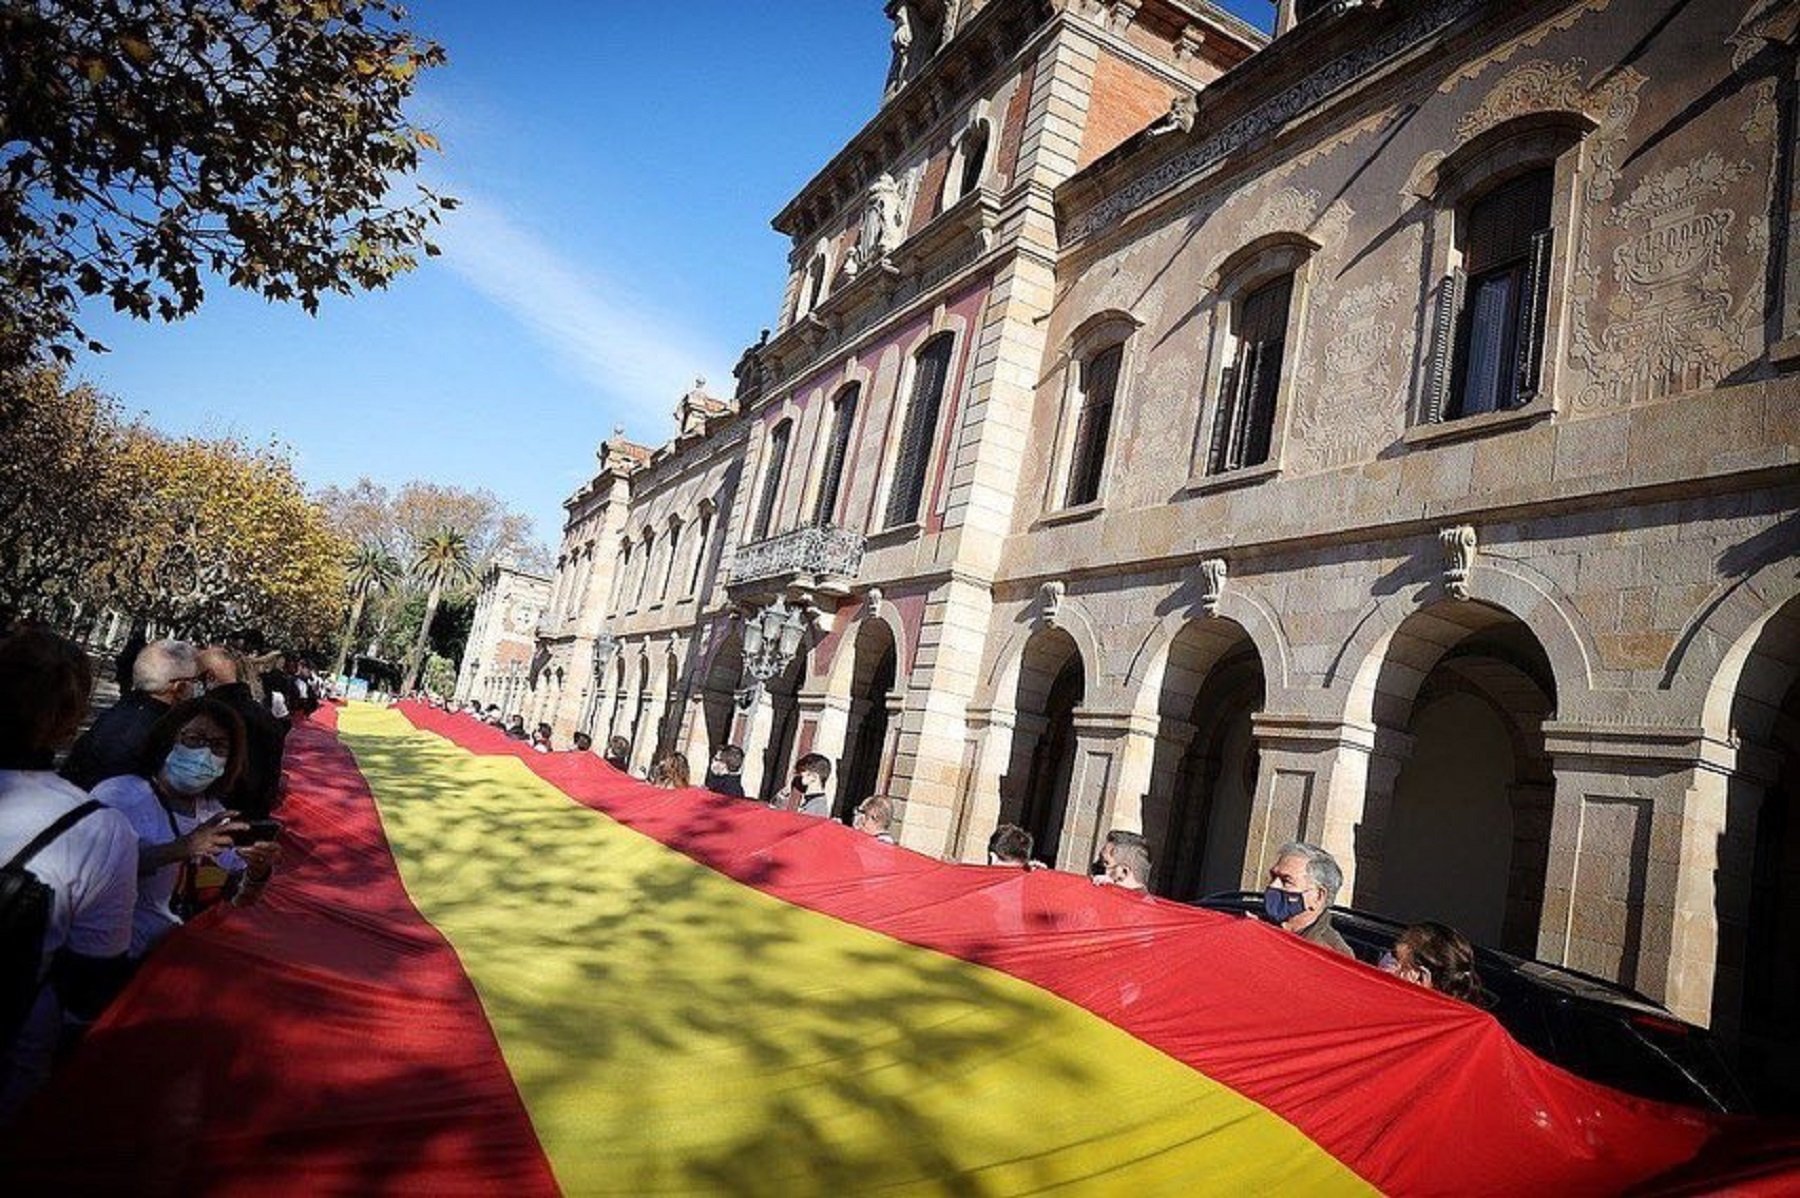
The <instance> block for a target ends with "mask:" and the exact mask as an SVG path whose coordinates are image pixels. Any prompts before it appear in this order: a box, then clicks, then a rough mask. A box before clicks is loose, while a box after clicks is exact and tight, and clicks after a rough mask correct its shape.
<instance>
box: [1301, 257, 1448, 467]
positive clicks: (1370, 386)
mask: <svg viewBox="0 0 1800 1198" xmlns="http://www.w3.org/2000/svg"><path fill="white" fill-rule="evenodd" d="M1416 236H1417V234H1416V232H1415V234H1414V237H1415V238H1416ZM1401 299H1402V296H1401V290H1400V285H1399V284H1398V283H1395V282H1394V281H1393V280H1392V279H1378V280H1376V281H1375V282H1373V283H1366V284H1364V285H1362V286H1360V287H1353V288H1351V289H1350V290H1348V291H1345V292H1344V293H1343V294H1342V295H1340V296H1338V297H1337V302H1336V303H1335V304H1333V305H1332V307H1331V314H1330V317H1329V318H1328V322H1327V323H1328V327H1329V329H1330V332H1329V334H1328V336H1329V338H1330V339H1329V340H1328V341H1326V342H1325V346H1324V349H1323V351H1321V352H1320V353H1319V354H1318V355H1317V357H1316V358H1314V357H1312V356H1310V355H1309V360H1308V369H1307V371H1306V372H1305V373H1304V375H1303V378H1304V380H1305V381H1304V384H1303V385H1302V386H1301V387H1299V388H1298V389H1297V390H1296V396H1295V413H1294V439H1293V441H1292V443H1291V444H1292V452H1293V453H1294V454H1295V456H1296V457H1297V458H1298V459H1299V460H1300V462H1301V463H1302V464H1303V465H1304V466H1307V467H1310V468H1312V469H1321V470H1323V469H1330V468H1331V467H1334V466H1342V465H1345V464H1347V463H1350V462H1357V461H1363V460H1365V459H1367V458H1369V457H1372V456H1373V455H1374V454H1375V453H1376V451H1377V450H1378V449H1379V448H1380V447H1381V443H1382V442H1383V441H1384V440H1385V439H1387V438H1388V437H1390V436H1392V435H1393V431H1394V429H1395V428H1397V427H1399V426H1400V425H1401V424H1402V423H1403V422H1404V420H1405V412H1406V390H1407V372H1406V370H1405V369H1404V367H1403V366H1402V365H1397V363H1401V364H1403V363H1408V362H1411V361H1412V356H1413V344H1414V340H1415V331H1414V328H1413V322H1412V321H1411V320H1410V319H1404V318H1405V317H1406V316H1407V315H1408V311H1407V309H1406V308H1405V307H1404V306H1403V305H1402V303H1401Z"/></svg>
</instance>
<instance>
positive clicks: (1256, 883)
mask: <svg viewBox="0 0 1800 1198" xmlns="http://www.w3.org/2000/svg"><path fill="white" fill-rule="evenodd" d="M1250 731H1251V736H1252V737H1253V738H1254V739H1255V741H1256V751H1257V755H1258V759H1259V763H1260V765H1259V769H1258V770H1257V779H1256V799H1255V802H1254V804H1253V805H1252V808H1251V813H1250V836H1249V843H1248V844H1246V845H1245V846H1244V874H1243V885H1244V888H1245V889H1246V890H1260V889H1262V887H1263V884H1264V879H1265V878H1266V877H1267V875H1268V872H1269V867H1270V866H1271V865H1273V864H1274V863H1275V862H1274V857H1275V853H1276V851H1277V850H1278V849H1280V848H1281V846H1282V845H1283V844H1285V843H1287V842H1288V841H1290V840H1305V841H1309V842H1311V843H1313V844H1317V845H1319V846H1321V847H1323V848H1324V849H1326V850H1327V851H1329V852H1330V853H1331V855H1332V856H1333V857H1335V858H1337V862H1338V865H1339V866H1340V867H1341V868H1342V869H1343V871H1344V888H1343V890H1341V891H1340V892H1339V893H1338V898H1337V901H1338V902H1340V903H1344V904H1348V903H1350V902H1352V901H1353V900H1355V899H1360V898H1361V897H1362V895H1361V891H1360V890H1359V887H1360V885H1361V882H1362V880H1361V879H1359V878H1358V876H1357V870H1358V865H1357V859H1358V852H1357V849H1358V847H1359V845H1361V846H1367V845H1368V841H1367V840H1365V839H1363V838H1364V837H1365V836H1367V835H1369V834H1370V833H1368V832H1365V831H1364V829H1365V828H1366V827H1368V826H1369V825H1370V824H1371V823H1379V821H1380V820H1384V819H1385V818H1386V813H1387V802H1388V799H1389V798H1390V797H1391V796H1392V794H1393V791H1394V779H1395V778H1396V777H1398V776H1399V772H1400V763H1401V761H1403V760H1404V753H1405V752H1407V751H1409V750H1410V738H1399V739H1396V737H1397V736H1398V734H1392V733H1389V734H1385V735H1384V736H1383V737H1382V738H1381V741H1382V748H1381V752H1379V753H1377V750H1376V745H1377V736H1376V730H1375V729H1374V728H1373V727H1370V726H1366V725H1363V726H1358V725H1350V724H1345V723H1343V722H1342V721H1340V720H1337V719H1333V718H1329V717H1321V716H1313V715H1283V714H1279V713H1275V712H1258V713H1256V714H1255V715H1253V716H1251V717H1250ZM1365 855H1367V854H1366V849H1365ZM1377 855H1378V854H1377ZM1369 881H1370V883H1371V889H1372V888H1373V883H1374V881H1375V879H1370V880H1369Z"/></svg>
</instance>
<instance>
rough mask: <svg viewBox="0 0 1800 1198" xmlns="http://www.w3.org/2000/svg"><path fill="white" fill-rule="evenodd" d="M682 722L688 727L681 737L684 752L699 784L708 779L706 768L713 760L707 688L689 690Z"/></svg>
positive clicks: (700, 687) (695, 687)
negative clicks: (707, 715) (708, 729)
mask: <svg viewBox="0 0 1800 1198" xmlns="http://www.w3.org/2000/svg"><path fill="white" fill-rule="evenodd" d="M682 722H683V723H684V724H685V725H686V727H685V728H684V729H682V734H681V737H680V740H681V743H682V746H683V748H682V752H684V753H686V754H687V759H688V766H689V767H690V768H691V769H692V770H693V771H694V780H695V781H696V782H699V781H701V780H703V779H704V778H705V777H706V767H707V765H708V764H709V763H710V762H711V759H712V750H713V745H712V739H711V733H709V732H708V731H707V729H706V688H705V686H704V685H701V684H696V685H694V686H690V687H689V688H688V698H687V705H686V709H685V712H684V714H683V716H682Z"/></svg>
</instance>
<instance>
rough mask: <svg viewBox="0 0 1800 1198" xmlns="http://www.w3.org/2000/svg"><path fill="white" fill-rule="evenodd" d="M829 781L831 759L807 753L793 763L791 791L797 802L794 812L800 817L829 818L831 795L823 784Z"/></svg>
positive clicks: (819, 754) (818, 754) (822, 755)
mask: <svg viewBox="0 0 1800 1198" xmlns="http://www.w3.org/2000/svg"><path fill="white" fill-rule="evenodd" d="M829 781H831V759H830V758H828V757H826V756H825V755H824V754H822V753H808V754H807V755H806V756H804V757H802V758H801V759H800V760H799V761H796V762H795V763H794V780H793V791H794V794H795V796H796V799H797V801H796V802H795V804H794V810H795V811H798V812H799V813H800V814H801V815H812V816H817V817H818V818H820V819H830V818H831V795H830V793H829V792H827V791H826V789H825V784H826V783H827V782H829Z"/></svg>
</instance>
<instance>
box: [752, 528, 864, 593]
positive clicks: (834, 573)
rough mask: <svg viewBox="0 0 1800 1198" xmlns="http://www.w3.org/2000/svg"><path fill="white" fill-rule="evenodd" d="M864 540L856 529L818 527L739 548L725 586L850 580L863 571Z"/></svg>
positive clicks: (798, 529)
mask: <svg viewBox="0 0 1800 1198" xmlns="http://www.w3.org/2000/svg"><path fill="white" fill-rule="evenodd" d="M865 540H866V538H865V537H864V536H863V534H862V533H860V532H857V531H855V530H854V529H849V528H837V527H834V526H832V525H829V524H818V525H814V526H812V527H810V528H796V529H794V530H793V531H792V532H784V533H779V534H777V535H775V536H772V537H768V538H765V539H764V540H761V541H753V542H751V543H750V544H748V545H742V546H739V547H738V550H737V552H736V553H734V554H733V555H732V558H731V562H730V565H729V567H728V568H727V571H726V585H727V586H733V587H738V586H743V585H745V584H748V583H756V582H764V581H776V580H783V579H787V578H790V577H793V576H796V575H804V576H808V577H811V578H813V579H818V580H824V579H842V580H845V581H848V580H850V579H853V578H855V577H856V572H857V571H858V570H859V569H861V568H862V557H863V544H864V541H865Z"/></svg>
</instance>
